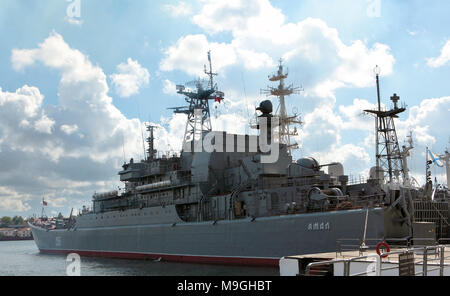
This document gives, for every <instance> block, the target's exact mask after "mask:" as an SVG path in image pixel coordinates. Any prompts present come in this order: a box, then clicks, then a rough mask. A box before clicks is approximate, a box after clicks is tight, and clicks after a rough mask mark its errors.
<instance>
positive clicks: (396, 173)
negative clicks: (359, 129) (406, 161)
mask: <svg viewBox="0 0 450 296" xmlns="http://www.w3.org/2000/svg"><path fill="white" fill-rule="evenodd" d="M374 72H375V75H376V83H377V97H378V109H377V110H364V111H365V112H366V113H369V114H373V115H375V123H376V126H375V138H376V178H377V180H389V183H398V184H401V182H400V175H402V178H403V180H405V178H406V174H405V170H404V166H403V163H402V162H403V160H402V154H401V152H400V146H399V144H398V138H397V131H396V129H395V123H394V119H395V118H398V115H399V114H400V113H403V112H405V111H406V105H403V106H401V107H399V106H398V102H399V100H400V97H399V96H398V95H397V94H394V95H393V96H392V97H391V101H392V102H393V103H394V107H393V108H392V109H391V110H382V108H381V95H380V79H379V75H380V67H378V66H376V68H375V70H374Z"/></svg>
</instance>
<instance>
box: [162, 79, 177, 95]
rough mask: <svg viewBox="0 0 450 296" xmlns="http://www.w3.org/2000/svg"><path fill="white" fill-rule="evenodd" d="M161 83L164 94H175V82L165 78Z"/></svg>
mask: <svg viewBox="0 0 450 296" xmlns="http://www.w3.org/2000/svg"><path fill="white" fill-rule="evenodd" d="M163 83H164V86H163V93H165V94H166V95H177V88H176V84H175V83H173V82H172V81H170V80H168V79H165V80H164V82H163Z"/></svg>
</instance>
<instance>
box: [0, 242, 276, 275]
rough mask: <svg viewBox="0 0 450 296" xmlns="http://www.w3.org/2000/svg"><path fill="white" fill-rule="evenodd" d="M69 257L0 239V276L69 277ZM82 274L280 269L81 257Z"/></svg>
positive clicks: (254, 272)
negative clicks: (67, 259) (45, 253)
mask: <svg viewBox="0 0 450 296" xmlns="http://www.w3.org/2000/svg"><path fill="white" fill-rule="evenodd" d="M67 264H68V263H67V262H66V256H63V255H44V254H40V253H39V250H38V249H37V247H36V244H35V243H34V241H12V242H0V276H66V275H67V274H66V268H67ZM80 274H81V275H82V276H277V275H279V270H278V269H277V268H265V267H242V266H221V265H220V266H219V265H208V264H187V263H173V262H154V261H141V260H124V259H108V258H86V257H81V264H80Z"/></svg>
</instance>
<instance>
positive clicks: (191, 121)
mask: <svg viewBox="0 0 450 296" xmlns="http://www.w3.org/2000/svg"><path fill="white" fill-rule="evenodd" d="M208 62H209V70H207V68H206V65H205V74H206V75H208V77H209V81H208V83H207V84H206V85H205V83H204V81H202V80H201V79H198V80H197V81H196V82H195V88H196V89H195V90H188V89H187V88H186V87H185V86H184V85H177V93H178V94H181V95H184V96H185V100H186V102H187V103H188V104H189V106H183V107H176V108H171V109H173V110H174V113H178V114H186V115H187V116H188V118H187V122H186V129H185V133H184V138H183V149H184V148H185V147H186V144H187V143H188V142H192V141H194V140H196V141H198V140H201V139H203V136H204V135H205V134H206V133H208V132H210V131H212V125H211V112H210V109H209V101H211V100H214V101H215V102H219V103H220V102H222V100H223V99H224V93H223V92H221V91H218V89H217V84H214V76H217V75H218V74H217V73H214V72H213V70H212V62H211V51H209V52H208Z"/></svg>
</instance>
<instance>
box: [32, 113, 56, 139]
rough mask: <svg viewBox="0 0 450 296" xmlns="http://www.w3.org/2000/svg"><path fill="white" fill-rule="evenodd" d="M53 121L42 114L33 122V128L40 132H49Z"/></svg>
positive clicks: (53, 123)
mask: <svg viewBox="0 0 450 296" xmlns="http://www.w3.org/2000/svg"><path fill="white" fill-rule="evenodd" d="M54 125H55V121H54V120H51V119H50V118H48V117H47V116H46V115H43V116H42V118H41V119H39V120H38V121H36V122H35V124H34V128H35V129H36V130H37V131H38V132H41V133H45V134H51V133H52V128H53V126H54Z"/></svg>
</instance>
